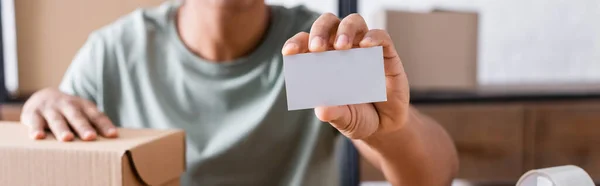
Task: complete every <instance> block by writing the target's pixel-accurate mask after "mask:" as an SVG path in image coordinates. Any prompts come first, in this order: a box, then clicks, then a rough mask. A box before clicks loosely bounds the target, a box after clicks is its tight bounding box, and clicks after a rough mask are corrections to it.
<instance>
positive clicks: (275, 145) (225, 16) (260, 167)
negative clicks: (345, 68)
mask: <svg viewBox="0 0 600 186" xmlns="http://www.w3.org/2000/svg"><path fill="white" fill-rule="evenodd" d="M315 19H316V20H315ZM373 46H383V55H384V61H385V65H384V66H385V74H386V85H387V98H388V100H387V101H386V102H380V103H370V104H357V105H344V106H333V107H319V108H316V109H314V112H313V110H301V111H287V109H286V105H285V104H286V101H285V99H286V98H285V89H284V82H283V74H282V65H283V61H282V55H294V54H298V53H306V52H322V51H326V50H346V49H350V48H353V47H354V48H356V47H373ZM280 51H281V53H280ZM374 60H375V59H374ZM357 75H360V74H357ZM21 119H22V122H23V123H25V124H26V125H28V126H29V127H30V129H31V130H30V135H31V137H32V138H34V139H41V138H44V137H45V134H44V129H45V128H49V129H50V130H51V131H52V133H54V134H55V135H56V136H57V138H58V139H59V140H62V141H71V140H73V139H74V138H75V137H76V136H78V137H79V138H81V139H82V140H94V139H95V138H96V137H97V136H98V135H100V136H104V137H117V136H118V134H117V130H116V129H115V127H116V126H119V127H148V128H181V129H184V130H185V131H186V133H187V140H188V141H187V159H188V161H187V163H188V170H187V171H186V174H185V175H184V176H183V178H182V183H183V184H184V185H333V184H334V183H335V181H336V180H337V179H338V178H337V177H336V176H334V174H332V173H334V172H335V171H334V169H333V167H335V166H334V162H335V161H334V160H333V156H332V154H333V145H334V140H333V139H334V138H335V137H336V136H337V135H338V134H340V133H341V134H342V135H344V136H346V137H349V138H351V139H353V142H354V144H355V146H356V147H357V148H358V149H359V151H360V153H361V154H362V155H363V156H364V157H365V158H367V159H368V160H369V161H370V162H371V163H373V165H375V166H376V167H377V168H379V169H381V170H382V171H383V172H384V173H385V176H386V178H387V179H388V181H390V182H391V183H392V184H393V185H403V186H435V185H449V184H450V183H451V180H452V178H453V175H454V174H455V173H456V170H457V157H456V152H455V150H454V148H453V145H452V143H451V140H450V138H449V137H448V135H447V134H446V133H445V132H444V130H443V129H442V128H441V127H440V126H439V125H437V124H436V123H435V122H434V121H432V120H431V119H428V118H426V117H425V116H423V115H421V114H419V113H418V112H417V111H416V110H415V109H413V108H411V107H410V105H409V87H408V82H407V79H406V76H405V74H404V71H403V68H402V64H401V62H400V58H399V57H398V56H397V54H396V51H395V49H394V46H393V45H392V41H391V40H390V38H389V36H388V34H387V33H386V32H385V31H383V30H369V29H368V28H367V25H366V23H365V21H364V20H363V18H362V17H361V16H360V15H358V14H353V15H350V16H348V17H346V18H344V19H343V20H339V19H338V18H337V17H336V16H334V15H333V14H323V15H321V16H318V15H316V14H315V13H313V12H310V11H308V10H306V9H304V8H303V7H296V8H292V9H287V8H283V7H279V6H267V5H265V2H264V1H263V0H236V1H234V0H227V1H225V0H186V1H183V2H182V3H180V2H166V3H164V4H163V5H161V6H160V7H157V8H153V9H143V10H138V11H135V12H134V13H131V14H129V15H127V16H125V17H123V18H121V19H119V20H118V21H116V22H114V23H112V24H111V25H109V26H107V27H104V28H102V29H100V30H98V31H96V32H94V33H92V34H91V35H90V37H89V39H88V41H87V43H86V44H85V45H84V46H83V48H82V49H81V50H80V51H79V53H78V54H77V56H76V57H75V58H74V60H73V62H72V64H71V66H70V67H69V69H68V70H67V73H66V75H65V76H64V80H63V82H62V83H61V85H60V89H58V90H57V89H51V88H50V89H45V90H41V91H39V92H37V93H36V94H34V95H33V96H32V97H31V98H30V100H28V101H27V103H26V104H25V106H24V109H23V114H22V117H21ZM90 168H92V167H90Z"/></svg>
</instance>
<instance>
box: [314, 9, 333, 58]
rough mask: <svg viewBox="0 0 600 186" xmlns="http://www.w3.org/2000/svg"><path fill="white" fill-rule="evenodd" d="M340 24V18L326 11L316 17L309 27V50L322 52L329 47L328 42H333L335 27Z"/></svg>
mask: <svg viewBox="0 0 600 186" xmlns="http://www.w3.org/2000/svg"><path fill="white" fill-rule="evenodd" d="M339 24H340V19H339V18H338V17H337V16H335V15H333V14H332V13H326V14H323V15H321V17H319V18H317V20H316V21H315V22H314V23H313V25H312V27H311V28H310V36H309V39H310V40H309V47H308V49H309V51H311V52H323V51H326V50H327V49H328V47H329V43H333V39H334V37H331V36H332V35H333V34H335V33H336V30H337V27H338V25H339Z"/></svg>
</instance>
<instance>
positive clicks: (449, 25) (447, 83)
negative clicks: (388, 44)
mask: <svg viewBox="0 0 600 186" xmlns="http://www.w3.org/2000/svg"><path fill="white" fill-rule="evenodd" d="M386 29H387V31H388V32H389V33H390V36H391V37H392V40H393V41H394V45H395V46H396V50H397V51H398V54H399V55H400V58H401V59H402V63H403V65H404V69H405V70H406V73H407V76H408V79H409V82H410V86H411V89H414V90H465V89H469V90H471V89H475V88H476V87H477V85H478V81H477V39H478V16H477V13H470V12H450V11H433V12H406V11H387V12H386Z"/></svg>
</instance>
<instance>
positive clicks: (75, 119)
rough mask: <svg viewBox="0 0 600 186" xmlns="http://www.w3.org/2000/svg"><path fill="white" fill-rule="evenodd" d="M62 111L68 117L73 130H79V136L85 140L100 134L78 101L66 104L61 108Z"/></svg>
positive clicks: (92, 138) (93, 138)
mask: <svg viewBox="0 0 600 186" xmlns="http://www.w3.org/2000/svg"><path fill="white" fill-rule="evenodd" d="M61 113H62V114H63V116H64V117H65V118H66V119H67V121H68V122H69V124H70V125H71V127H72V128H73V130H74V131H75V132H77V135H79V138H81V139H82V140H84V141H91V140H95V139H96V136H97V135H98V134H97V133H96V130H95V129H94V128H93V127H92V125H91V124H90V122H89V120H88V118H87V116H86V115H84V114H83V112H82V111H81V106H79V105H78V104H77V103H74V101H73V102H71V103H68V104H65V105H64V106H62V108H61Z"/></svg>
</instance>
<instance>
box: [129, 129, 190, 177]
mask: <svg viewBox="0 0 600 186" xmlns="http://www.w3.org/2000/svg"><path fill="white" fill-rule="evenodd" d="M127 156H128V157H129V158H130V159H129V161H130V162H131V165H132V166H133V167H134V171H135V172H136V173H137V176H138V177H139V178H140V179H141V181H142V182H143V183H144V184H145V185H162V184H164V183H167V182H168V181H171V180H173V179H174V178H178V177H179V176H180V175H181V174H182V173H183V171H185V166H186V162H185V135H184V132H183V131H171V132H169V133H164V134H163V135H159V136H156V139H155V140H152V141H148V142H146V143H143V144H140V145H139V146H137V147H134V148H132V149H130V150H128V151H127Z"/></svg>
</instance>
